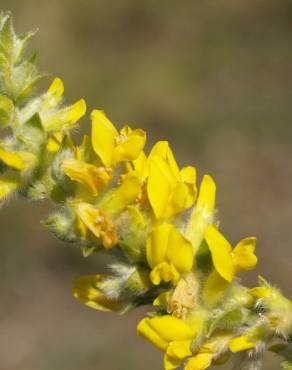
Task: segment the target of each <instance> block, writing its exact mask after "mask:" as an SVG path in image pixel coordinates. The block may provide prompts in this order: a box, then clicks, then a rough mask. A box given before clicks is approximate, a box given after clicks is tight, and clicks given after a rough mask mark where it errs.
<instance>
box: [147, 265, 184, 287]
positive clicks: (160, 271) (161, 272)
mask: <svg viewBox="0 0 292 370" xmlns="http://www.w3.org/2000/svg"><path fill="white" fill-rule="evenodd" d="M179 277H180V274H179V272H178V271H177V269H176V268H175V267H174V265H173V264H172V263H168V262H161V263H159V264H158V265H157V266H155V267H154V269H153V270H152V271H151V273H150V280H151V282H152V283H153V284H154V285H159V284H160V283H161V281H164V282H166V283H168V282H170V281H171V282H172V283H173V284H176V283H177V282H178V281H179Z"/></svg>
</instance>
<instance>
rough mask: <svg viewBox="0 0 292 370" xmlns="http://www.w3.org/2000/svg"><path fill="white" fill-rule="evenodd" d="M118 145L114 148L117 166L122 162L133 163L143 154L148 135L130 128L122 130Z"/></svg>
mask: <svg viewBox="0 0 292 370" xmlns="http://www.w3.org/2000/svg"><path fill="white" fill-rule="evenodd" d="M116 141H117V145H116V147H115V148H114V153H113V157H114V158H113V160H114V162H115V163H116V164H117V163H119V162H122V161H131V160H135V159H137V158H138V156H139V155H140V153H141V152H142V150H143V148H144V145H145V142H146V133H145V132H144V131H143V130H140V129H137V130H133V131H132V130H131V129H130V128H129V127H128V126H126V127H125V128H123V129H122V130H121V134H120V135H119V136H118V137H117V139H116Z"/></svg>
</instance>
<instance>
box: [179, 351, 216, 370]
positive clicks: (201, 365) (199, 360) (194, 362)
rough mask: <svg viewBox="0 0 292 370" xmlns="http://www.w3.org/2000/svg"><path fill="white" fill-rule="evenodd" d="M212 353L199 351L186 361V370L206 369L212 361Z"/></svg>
mask: <svg viewBox="0 0 292 370" xmlns="http://www.w3.org/2000/svg"><path fill="white" fill-rule="evenodd" d="M212 357H213V355H212V353H199V354H198V355H196V356H194V357H192V358H191V359H190V360H188V362H187V363H186V366H185V370H205V369H207V368H208V367H209V366H210V365H211V363H212Z"/></svg>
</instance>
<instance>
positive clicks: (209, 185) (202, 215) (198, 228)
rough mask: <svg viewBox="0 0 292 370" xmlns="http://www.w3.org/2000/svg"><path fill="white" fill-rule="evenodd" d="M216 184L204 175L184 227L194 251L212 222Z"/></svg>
mask: <svg viewBox="0 0 292 370" xmlns="http://www.w3.org/2000/svg"><path fill="white" fill-rule="evenodd" d="M215 197H216V185H215V183H214V181H213V179H212V178H211V177H210V176H208V175H205V176H204V177H203V180H202V182H201V185H200V190H199V196H198V199H197V203H196V207H195V208H194V210H193V212H192V215H191V218H190V221H189V223H188V225H187V229H186V237H187V238H188V239H189V240H190V241H191V243H192V245H193V249H194V253H196V252H197V250H198V248H199V246H200V245H201V243H202V241H203V239H204V234H205V231H206V228H207V227H208V225H209V224H211V223H212V222H213V218H214V212H215V209H214V207H215Z"/></svg>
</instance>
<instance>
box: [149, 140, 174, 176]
mask: <svg viewBox="0 0 292 370" xmlns="http://www.w3.org/2000/svg"><path fill="white" fill-rule="evenodd" d="M156 156H159V157H161V158H163V159H164V160H165V161H166V163H167V165H168V166H169V168H170V171H171V173H172V175H173V176H174V177H175V178H176V180H179V179H180V171H179V168H178V165H177V163H176V160H175V158H174V155H173V153H172V150H171V149H170V147H169V144H168V142H167V141H158V142H157V143H156V144H155V145H154V146H153V148H152V150H151V152H150V154H149V161H150V162H151V161H152V158H153V157H156Z"/></svg>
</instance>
